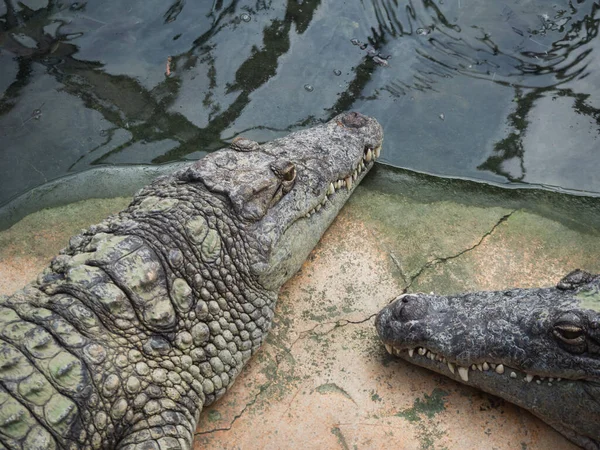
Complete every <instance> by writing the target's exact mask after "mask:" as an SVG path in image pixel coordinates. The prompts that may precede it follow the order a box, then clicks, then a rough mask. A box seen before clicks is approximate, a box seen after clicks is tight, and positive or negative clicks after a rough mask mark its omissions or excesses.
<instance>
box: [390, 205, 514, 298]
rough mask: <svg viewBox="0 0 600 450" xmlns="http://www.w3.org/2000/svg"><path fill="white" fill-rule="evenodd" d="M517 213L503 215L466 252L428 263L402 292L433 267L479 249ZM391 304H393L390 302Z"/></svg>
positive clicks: (404, 292)
mask: <svg viewBox="0 0 600 450" xmlns="http://www.w3.org/2000/svg"><path fill="white" fill-rule="evenodd" d="M515 212H517V210H516V209H513V210H512V211H511V212H509V213H508V214H505V215H503V216H502V217H500V219H499V220H498V221H497V222H496V223H495V224H494V226H493V227H492V228H490V230H488V231H486V232H485V233H484V234H483V236H482V237H481V239H479V241H478V242H476V243H475V244H474V245H472V246H471V247H469V248H466V249H464V250H461V251H460V252H458V253H456V254H455V255H450V256H444V257H441V258H435V259H432V260H431V261H427V262H426V263H425V264H424V265H423V266H422V267H421V268H420V269H419V270H418V271H417V273H416V274H415V275H413V276H411V277H410V281H409V282H408V284H407V285H406V287H405V288H404V289H403V290H402V293H403V294H406V293H407V292H408V290H409V289H410V287H411V286H412V285H413V284H414V282H415V281H416V280H417V278H419V277H420V276H421V275H422V274H423V272H425V270H427V269H430V268H432V267H435V266H437V265H438V264H443V263H445V262H447V261H450V260H452V259H456V258H460V257H461V256H462V255H464V254H465V253H468V252H470V251H472V250H474V249H476V248H477V247H479V246H480V245H481V244H482V243H483V242H484V241H485V240H486V238H488V237H489V236H491V235H492V234H493V233H494V231H496V229H497V228H498V227H499V226H500V225H501V224H503V223H504V222H506V221H507V220H508V219H509V218H510V217H511V216H512V215H513V214H514V213H515ZM392 260H393V261H394V262H396V261H395V259H394V258H392ZM398 268H399V269H400V271H402V268H401V267H400V266H398ZM390 303H391V302H390Z"/></svg>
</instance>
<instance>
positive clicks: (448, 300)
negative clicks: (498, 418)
mask: <svg viewBox="0 0 600 450" xmlns="http://www.w3.org/2000/svg"><path fill="white" fill-rule="evenodd" d="M376 327H377V331H378V333H379V336H380V338H381V339H382V341H383V342H384V343H385V346H386V349H387V351H388V352H389V353H390V354H393V355H395V356H398V357H401V358H403V359H405V360H407V361H409V362H411V363H413V364H417V365H419V366H422V367H425V368H427V369H430V370H433V371H435V372H438V373H440V374H442V375H445V376H447V377H450V378H453V379H455V380H457V381H460V382H462V383H464V384H467V385H469V386H473V387H476V388H478V389H481V390H483V391H485V392H488V393H490V394H494V395H497V396H498V397H501V398H503V399H505V400H508V401H510V402H512V403H515V404H517V405H518V406H520V407H522V408H525V409H527V410H529V411H530V412H532V413H533V414H535V415H536V416H538V417H539V418H541V419H542V420H543V421H545V422H547V423H548V424H550V425H551V426H553V427H554V428H555V429H556V430H558V431H559V432H560V433H562V434H563V435H564V436H565V437H567V438H568V439H569V440H571V441H572V442H574V443H575V444H577V445H579V446H580V447H583V448H585V449H590V450H597V449H599V448H600V276H593V275H590V274H589V273H586V272H583V271H580V270H576V271H574V272H571V273H570V274H569V275H567V276H566V277H564V278H563V279H562V280H561V281H560V282H559V283H558V285H557V286H556V287H552V288H543V289H510V290H506V291H498V292H471V293H466V294H461V295H454V296H438V295H433V294H431V295H427V294H404V295H401V296H400V297H398V298H397V299H396V300H395V301H394V302H393V303H391V304H390V305H388V306H387V307H385V308H384V309H383V310H382V311H381V312H380V313H379V315H378V316H377V320H376Z"/></svg>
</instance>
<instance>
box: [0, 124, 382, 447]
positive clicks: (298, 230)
mask: <svg viewBox="0 0 600 450" xmlns="http://www.w3.org/2000/svg"><path fill="white" fill-rule="evenodd" d="M382 138H383V135H382V129H381V127H380V125H379V124H378V123H377V121H375V120H374V119H371V118H368V117H366V116H362V115H360V114H358V113H348V114H343V115H340V116H338V117H336V118H335V119H334V120H332V121H330V122H328V123H326V124H323V125H319V126H316V127H314V128H311V129H308V130H303V131H299V132H296V133H292V134H290V135H288V136H286V137H284V138H281V139H278V140H275V141H272V142H269V143H266V144H263V145H259V144H258V143H256V142H253V141H250V140H247V139H238V140H236V141H235V142H234V143H233V144H232V146H231V148H229V149H224V150H219V151H217V152H214V153H212V154H210V155H208V156H206V157H205V158H203V159H201V160H199V161H197V162H194V163H192V164H191V165H189V166H187V167H185V168H183V169H181V170H179V171H177V172H175V173H174V174H173V175H170V176H166V177H162V178H160V179H158V180H156V181H155V182H154V183H152V184H151V185H149V186H147V187H146V188H144V189H142V190H141V191H140V192H139V193H138V194H137V195H136V196H135V197H134V199H133V201H132V203H131V204H130V206H129V207H128V208H127V209H126V210H124V211H122V212H121V213H119V214H117V215H115V216H111V217H109V218H108V219H106V220H105V221H103V222H101V223H100V224H98V225H95V226H92V227H90V228H89V229H88V230H86V231H84V232H82V233H81V234H80V235H78V236H75V237H73V238H72V239H71V240H70V243H69V246H68V247H67V248H66V249H65V250H63V251H62V252H61V254H60V255H59V256H57V257H56V258H54V259H53V261H52V262H51V264H50V265H49V267H48V268H47V269H46V270H45V271H44V272H43V273H41V274H40V275H39V276H38V278H37V280H36V281H35V282H32V283H30V284H29V285H27V286H26V287H25V288H24V289H23V290H21V291H18V292H16V293H15V294H14V295H12V296H9V297H6V296H5V297H1V298H0V450H3V449H27V450H34V449H100V448H102V449H114V448H115V449H127V450H134V449H135V450H141V449H144V450H151V449H156V450H159V449H160V450H164V449H189V448H191V446H192V444H193V436H194V431H195V428H196V426H197V422H198V419H199V415H200V412H201V411H202V408H203V406H205V405H208V404H210V403H212V402H214V401H215V400H216V399H218V398H219V397H221V396H222V395H223V394H224V393H225V392H226V390H227V388H228V387H229V386H231V384H232V383H233V381H234V379H235V378H236V376H237V375H238V374H239V372H240V370H241V368H242V366H243V365H244V364H245V363H246V362H247V361H248V359H249V358H250V357H251V356H252V355H253V354H254V353H255V352H256V351H257V349H258V348H259V347H260V345H261V343H262V342H263V340H264V339H265V337H266V334H267V332H268V330H269V328H270V326H271V319H272V317H273V309H274V306H275V302H276V300H277V295H278V291H279V288H280V287H281V285H282V284H283V283H284V282H285V281H286V280H287V279H289V278H290V277H291V276H292V275H293V274H294V273H295V272H296V271H297V270H298V269H299V268H300V266H301V264H302V263H303V261H304V259H305V258H306V256H307V255H308V254H309V252H310V251H311V249H312V248H313V247H314V245H315V244H316V243H317V242H318V240H319V239H320V236H321V235H322V234H323V232H324V231H325V230H326V229H327V227H328V226H329V224H330V223H331V221H332V220H333V219H334V218H335V216H336V214H337V212H338V211H339V209H340V208H341V207H342V205H343V204H344V202H345V201H346V199H347V198H348V197H349V195H350V194H351V192H352V191H353V189H354V187H355V186H356V184H357V183H358V182H360V180H361V179H362V177H363V176H364V175H365V173H366V172H367V171H368V170H369V169H370V168H371V166H372V165H373V161H374V159H375V158H376V156H378V155H379V151H380V148H381V143H382Z"/></svg>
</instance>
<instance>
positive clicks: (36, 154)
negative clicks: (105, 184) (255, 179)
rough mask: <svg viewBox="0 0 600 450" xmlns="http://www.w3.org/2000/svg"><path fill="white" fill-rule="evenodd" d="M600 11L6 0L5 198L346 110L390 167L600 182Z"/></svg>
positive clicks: (1, 189) (0, 92)
mask: <svg viewBox="0 0 600 450" xmlns="http://www.w3.org/2000/svg"><path fill="white" fill-rule="evenodd" d="M599 7H600V4H599V3H598V2H591V1H583V0H572V1H570V2H568V1H548V0H543V1H542V0H532V1H529V0H507V1H499V0H436V1H431V0H422V1H417V0H415V1H400V0H363V1H359V0H347V1H341V0H321V1H315V0H311V1H309V0H305V1H302V0H288V1H287V2H286V1H284V0H279V1H275V0H273V1H235V0H234V1H226V0H215V1H212V0H211V1H187V2H186V1H185V0H178V1H171V2H165V1H156V0H144V1H126V0H119V1H115V0H105V1H89V2H83V1H82V2H56V1H51V0H25V1H22V2H16V1H14V0H0V205H1V204H3V203H5V202H7V201H8V200H9V199H11V198H13V197H15V196H17V195H19V194H21V193H23V192H25V191H27V190H28V189H31V188H33V187H35V186H39V185H41V184H44V183H46V182H48V181H50V180H53V179H56V178H58V177H61V176H63V175H65V174H72V173H75V172H78V171H82V170H85V169H88V168H90V167H94V166H98V165H122V164H139V163H152V164H158V163H165V162H172V161H178V160H183V159H193V158H197V157H199V156H200V155H202V154H204V152H205V151H212V150H214V149H217V148H219V147H221V146H223V145H225V144H226V142H227V141H229V140H231V139H233V138H234V137H236V136H239V135H244V136H245V137H248V138H253V139H256V140H259V141H265V140H270V139H272V138H275V137H278V136H281V135H283V134H286V133H288V132H290V131H293V130H296V129H299V128H302V127H306V126H309V125H311V124H314V123H317V122H320V121H323V120H328V119H329V118H331V117H332V116H334V115H335V114H338V113H340V112H343V111H347V110H350V109H354V110H359V111H361V112H364V113H365V114H369V115H373V116H375V117H377V118H378V119H379V120H380V122H381V123H382V124H383V126H384V128H385V134H386V138H385V139H386V142H385V150H384V152H385V153H384V155H383V161H384V162H386V163H389V164H391V165H396V166H400V167H405V168H410V169H415V170H418V171H425V172H429V173H433V174H437V175H443V176H454V177H467V178H472V179H478V180H484V181H491V182H496V183H507V182H523V183H530V184H539V185H545V186H550V187H559V188H563V189H568V190H580V191H588V192H595V193H599V192H600V175H599V173H600V170H599V167H600V148H599V146H598V133H599V131H600V70H598V68H599V66H600V62H599V61H600V60H599V58H598V48H599V47H600V43H599V41H598V39H597V33H598V27H599V21H600V13H599V12H598V10H599ZM388 58H389V59H388Z"/></svg>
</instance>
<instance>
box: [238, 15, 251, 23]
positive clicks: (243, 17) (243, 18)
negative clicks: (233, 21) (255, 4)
mask: <svg viewBox="0 0 600 450" xmlns="http://www.w3.org/2000/svg"><path fill="white" fill-rule="evenodd" d="M240 19H242V20H243V21H244V22H250V20H252V17H250V14H248V13H243V14H242V15H240Z"/></svg>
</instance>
